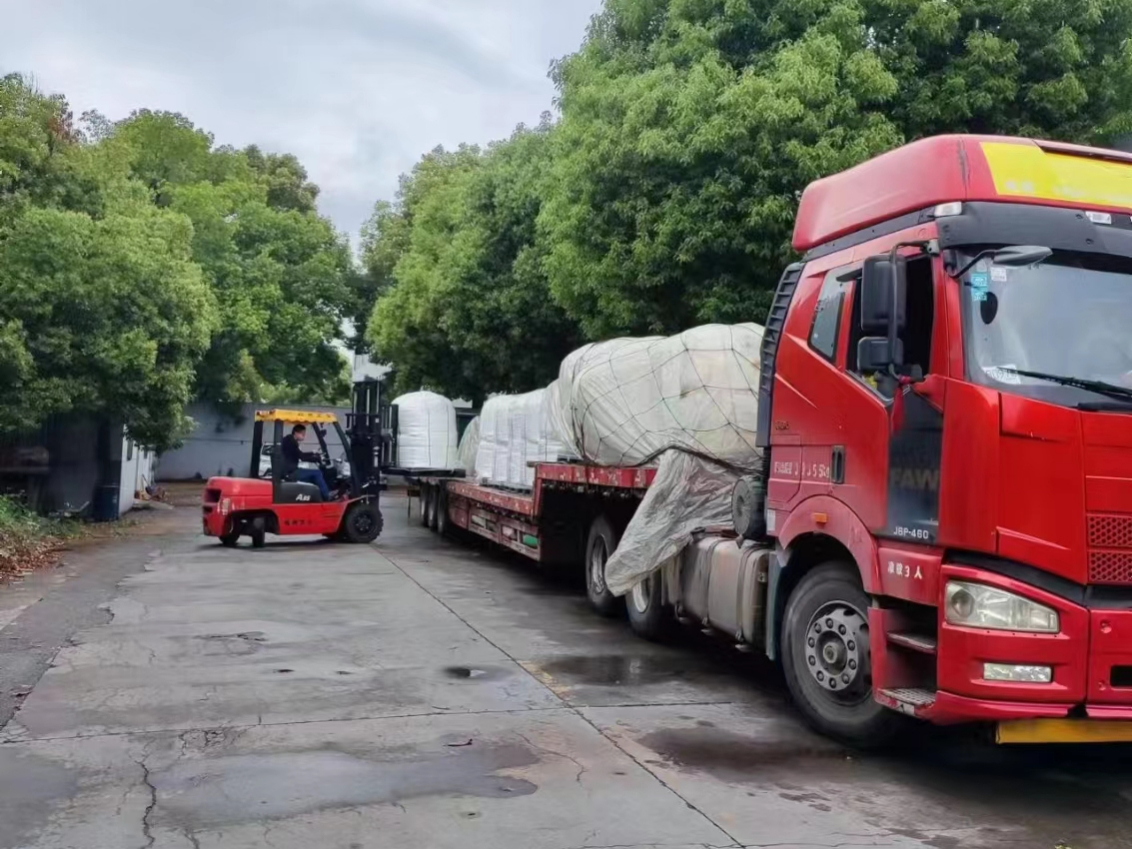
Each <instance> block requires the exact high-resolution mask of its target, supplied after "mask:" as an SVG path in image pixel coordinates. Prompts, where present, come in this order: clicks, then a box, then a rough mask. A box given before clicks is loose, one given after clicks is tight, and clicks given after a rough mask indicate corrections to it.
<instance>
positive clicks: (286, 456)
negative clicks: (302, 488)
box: [281, 424, 330, 501]
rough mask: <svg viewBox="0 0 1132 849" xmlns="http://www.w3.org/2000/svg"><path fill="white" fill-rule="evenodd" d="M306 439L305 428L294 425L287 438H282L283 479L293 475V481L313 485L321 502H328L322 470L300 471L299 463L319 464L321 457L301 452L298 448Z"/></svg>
mask: <svg viewBox="0 0 1132 849" xmlns="http://www.w3.org/2000/svg"><path fill="white" fill-rule="evenodd" d="M306 438H307V426H306V425H301V424H299V425H295V426H294V427H293V428H292V429H291V434H290V435H289V436H285V437H283V444H282V446H281V448H282V452H283V477H284V478H288V477H290V476H292V475H294V477H295V480H297V481H301V482H302V483H313V484H314V485H315V486H317V487H318V491H319V492H321V493H322V500H323V501H329V500H330V487H328V486H327V485H326V478H325V477H323V475H322V469H300V468H299V463H301V462H304V461H305V462H307V463H319V462H321V461H322V457H321V456H320V455H318V454H313V453H311V452H309V451H303V450H302V449H301V448H300V447H299V446H300V445H301V444H302V442H303V440H304V439H306Z"/></svg>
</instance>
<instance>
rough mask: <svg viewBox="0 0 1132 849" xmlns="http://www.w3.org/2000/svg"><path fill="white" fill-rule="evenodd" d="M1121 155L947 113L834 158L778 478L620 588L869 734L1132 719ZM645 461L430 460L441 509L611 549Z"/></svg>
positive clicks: (1059, 738) (801, 313) (774, 359)
mask: <svg viewBox="0 0 1132 849" xmlns="http://www.w3.org/2000/svg"><path fill="white" fill-rule="evenodd" d="M1130 211H1132V156H1128V155H1125V154H1123V153H1118V152H1114V151H1108V150H1099V149H1091V148H1083V147H1077V146H1072V145H1066V144H1060V143H1050V142H1041V141H1032V140H1025V139H1015V138H998V137H980V136H946V137H937V138H930V139H925V140H922V141H918V142H915V143H913V144H909V145H907V146H905V147H903V148H900V149H898V150H895V151H892V152H890V153H886V154H884V155H882V156H879V157H877V158H875V159H873V160H870V161H868V162H865V163H864V164H862V165H859V166H857V167H856V168H853V169H851V170H849V171H846V172H844V173H841V174H837V175H835V176H832V177H829V178H827V179H824V180H820V181H818V182H816V183H814V184H813V185H811V186H810V187H809V188H807V190H806V191H805V193H804V194H803V196H802V199H801V204H800V207H799V210H798V217H797V222H796V227H795V232H794V247H795V249H796V250H797V251H798V252H799V253H800V254H801V255H802V256H803V259H802V261H801V262H799V263H796V264H794V265H791V266H790V267H789V268H787V269H786V270H785V273H784V274H783V276H782V279H781V282H780V283H779V285H778V289H777V291H776V293H775V296H774V301H773V306H772V308H771V310H770V314H769V316H768V318H767V320H766V325H765V326H766V333H765V337H764V344H763V350H762V362H761V368H762V373H761V381H762V382H761V385H760V387H759V396H760V397H759V416H760V421H759V444H760V447H761V448H762V449H763V475H762V476H761V478H759V479H757V480H756V479H751V480H744V481H742V482H741V483H740V485H739V486H738V487H737V496H738V498H737V508H738V509H737V511H736V513H737V520H736V529H735V530H736V531H737V532H738V533H737V534H735V533H732V534H731V536H730V538H729V537H728V535H727V534H722V533H718V532H717V531H713V530H712V529H705V533H704V534H703V536H702V538H701V539H699V540H698V541H697V542H696V543H695V544H694V545H693V546H692V547H691V548H689V549H688V550H687V551H686V553H685V555H684V556H683V558H682V559H681V561H680V562H678V563H674V564H670V565H668V566H666V567H665V568H664V569H663V570H661V571H660V572H659V573H656V574H654V576H653V577H652V578H650V579H648V580H646V581H645V582H644V583H643V584H642V585H641V586H639V587H637V588H636V589H635V590H634V591H633V592H631V593H630V595H629V597H628V599H627V604H625V608H626V610H627V612H628V616H629V619H630V621H631V623H632V624H633V627H634V628H635V629H636V630H637V631H638V632H640V633H642V634H643V635H645V636H655V635H656V634H657V633H658V632H659V630H660V629H661V628H662V627H663V625H664V624H665V622H667V621H670V620H671V619H672V618H674V617H673V614H675V616H676V617H680V618H683V619H685V620H687V619H690V620H692V621H695V622H697V623H702V624H705V625H707V626H710V627H713V628H716V629H718V630H720V631H722V632H724V633H726V634H728V635H729V636H731V637H732V638H733V639H734V640H735V641H736V643H737V644H740V645H742V646H752V647H757V648H758V649H761V650H763V651H765V652H766V653H767V655H769V656H770V657H771V658H772V659H776V660H777V661H779V662H780V663H781V665H782V668H783V671H784V674H785V678H786V681H787V683H788V685H789V688H790V691H791V693H792V695H793V697H794V700H795V702H796V703H797V705H798V707H799V708H800V710H801V711H802V712H803V713H804V715H805V716H806V718H807V719H808V720H809V721H810V722H811V723H812V724H813V725H814V726H816V727H817V728H818V729H820V730H821V731H823V732H825V733H827V734H830V735H833V736H835V737H838V738H841V739H844V740H848V741H851V742H854V743H859V744H867V743H872V742H874V741H877V740H879V739H883V738H885V737H886V735H887V734H889V733H890V732H891V730H892V729H893V727H894V720H895V719H896V717H895V715H894V713H893V712H894V711H895V712H899V713H902V714H906V715H908V716H913V717H917V718H920V719H923V720H927V721H930V722H934V723H941V724H943V723H962V722H992V723H996V724H997V729H998V738H999V739H1000V740H1001V741H1003V742H1069V741H1114V740H1129V739H1132V333H1130V332H1129V328H1130V327H1132V217H1130V215H1129V213H1130ZM652 475H653V471H652V470H649V469H626V468H599V467H594V466H587V465H582V464H578V465H574V464H545V465H541V466H539V467H538V468H537V472H536V479H535V485H534V489H533V491H532V492H531V493H529V494H517V493H512V492H505V491H502V490H498V489H492V488H489V487H482V486H476V485H474V484H472V483H469V482H465V481H459V480H451V479H445V478H442V477H433V478H425V479H423V480H422V481H421V485H422V496H423V501H424V510H423V513H424V517H425V521H426V523H427V524H431V525H432V526H433V527H434V528H438V529H440V530H445V529H446V528H448V527H450V526H458V527H460V528H463V529H466V530H467V531H470V532H472V533H475V534H478V535H480V536H483V537H486V538H488V539H490V540H493V541H495V542H497V543H499V544H500V545H503V546H506V547H508V548H510V549H512V550H515V551H518V552H520V553H522V554H524V555H526V556H528V557H530V558H532V559H534V560H538V561H547V562H559V561H561V562H574V563H582V562H584V563H585V564H586V574H587V584H588V587H589V595H590V598H591V600H592V601H593V603H594V605H595V607H597V608H598V610H599V611H600V612H603V613H606V614H609V613H612V612H613V611H615V610H616V609H617V604H618V602H617V600H615V599H613V598H612V597H611V596H610V595H609V593H608V591H607V590H606V588H605V586H604V572H603V570H604V564H605V561H606V559H607V558H608V556H609V554H610V553H611V552H612V551H613V550H614V548H615V547H616V544H617V540H618V534H619V531H620V530H621V529H623V528H624V527H625V525H626V524H627V523H628V521H629V519H630V518H631V516H632V514H633V511H634V509H635V507H636V505H637V504H638V503H639V502H640V499H641V498H642V496H643V495H644V493H645V492H646V490H647V488H648V486H649V484H650V482H651V479H652Z"/></svg>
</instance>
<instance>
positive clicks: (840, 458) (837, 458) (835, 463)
mask: <svg viewBox="0 0 1132 849" xmlns="http://www.w3.org/2000/svg"><path fill="white" fill-rule="evenodd" d="M829 465H830V469H829V478H830V482H831V483H845V448H844V447H843V446H840V445H839V446H837V447H836V448H834V449H833V458H832V459H831V460H830V463H829Z"/></svg>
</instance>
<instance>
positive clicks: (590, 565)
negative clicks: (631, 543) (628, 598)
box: [586, 516, 622, 617]
mask: <svg viewBox="0 0 1132 849" xmlns="http://www.w3.org/2000/svg"><path fill="white" fill-rule="evenodd" d="M616 550H617V534H615V533H614V532H613V526H612V525H611V524H609V520H608V519H607V518H605V517H604V516H598V517H597V518H596V519H594V521H593V524H592V525H590V536H589V540H588V541H587V542H586V595H587V596H588V597H589V599H590V605H591V606H592V607H593V609H594V610H596V611H597V612H598V614H599V615H600V616H607V617H613V616H616V615H617V614H618V613H619V612H620V610H621V604H622V602H621V599H619V598H618V597H617V596H615V595H614V594H613V593H611V592H610V591H609V587H607V586H606V585H605V564H606V563H607V562H608V561H609V556H610V555H611V554H613V552H614V551H616Z"/></svg>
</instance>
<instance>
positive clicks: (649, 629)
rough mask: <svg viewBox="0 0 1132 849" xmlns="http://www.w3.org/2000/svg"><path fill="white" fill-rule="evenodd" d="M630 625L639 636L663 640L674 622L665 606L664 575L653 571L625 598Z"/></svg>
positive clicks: (656, 640)
mask: <svg viewBox="0 0 1132 849" xmlns="http://www.w3.org/2000/svg"><path fill="white" fill-rule="evenodd" d="M625 610H626V612H627V613H628V615H629V627H630V628H632V629H633V633H634V634H636V635H637V636H638V637H643V638H644V639H646V640H651V641H652V642H654V643H659V642H663V641H664V639H665V638H666V637H667V636H668V634H669V633H670V631H671V628H672V624H673V622H674V620H673V618H672V616H671V615H670V612H669V611H668V610H667V609H666V608H665V606H664V577H663V576H662V575H661V573H660V572H653V573H652V574H651V575H649V576H647V577H646V578H645V579H644V580H643V581H641V582H640V583H639V584H637V586H635V587H633V590H632V591H631V592H630V593H629V595H628V596H626V598H625Z"/></svg>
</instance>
